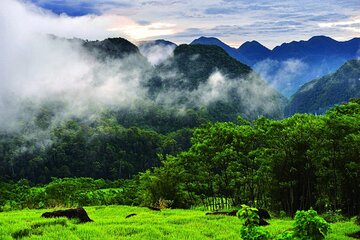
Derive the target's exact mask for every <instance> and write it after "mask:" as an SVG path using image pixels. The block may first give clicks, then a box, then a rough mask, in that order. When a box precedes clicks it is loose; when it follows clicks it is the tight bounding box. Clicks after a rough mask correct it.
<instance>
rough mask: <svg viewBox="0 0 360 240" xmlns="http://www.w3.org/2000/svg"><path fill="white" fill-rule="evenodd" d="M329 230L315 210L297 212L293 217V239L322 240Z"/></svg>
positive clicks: (328, 226)
mask: <svg viewBox="0 0 360 240" xmlns="http://www.w3.org/2000/svg"><path fill="white" fill-rule="evenodd" d="M329 230H330V224H328V223H327V222H326V221H325V220H324V219H323V218H322V217H320V216H319V215H318V214H317V212H316V211H315V210H312V209H310V210H308V211H304V210H303V211H297V212H296V215H295V228H294V232H295V237H298V238H299V239H304V240H305V239H306V240H320V239H324V238H325V236H326V234H327V233H328V232H329Z"/></svg>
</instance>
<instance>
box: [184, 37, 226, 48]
mask: <svg viewBox="0 0 360 240" xmlns="http://www.w3.org/2000/svg"><path fill="white" fill-rule="evenodd" d="M190 44H205V45H219V44H220V45H226V46H228V45H227V44H225V43H224V42H222V41H221V40H220V39H218V38H215V37H204V36H201V37H199V38H197V39H195V40H194V41H192V42H191V43H190ZM228 47H229V46H228Z"/></svg>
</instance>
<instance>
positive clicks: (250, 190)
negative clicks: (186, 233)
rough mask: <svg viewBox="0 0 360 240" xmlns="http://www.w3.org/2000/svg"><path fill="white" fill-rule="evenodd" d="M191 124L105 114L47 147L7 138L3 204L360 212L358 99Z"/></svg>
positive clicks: (66, 128) (64, 128)
mask: <svg viewBox="0 0 360 240" xmlns="http://www.w3.org/2000/svg"><path fill="white" fill-rule="evenodd" d="M199 121H200V120H199ZM202 121H204V120H202ZM200 122H201V121H200ZM200 122H199V124H200ZM193 127H194V126H187V127H184V128H182V129H180V130H177V131H172V132H168V133H159V132H156V131H155V130H151V129H150V128H148V129H145V128H140V127H129V128H127V127H124V126H122V125H121V124H120V123H119V122H118V121H116V119H111V118H105V119H103V121H100V122H99V123H97V124H92V125H86V124H85V123H83V122H81V121H76V120H71V121H68V122H66V123H65V124H63V125H61V126H58V127H56V128H54V129H53V131H52V132H51V133H50V139H49V140H48V141H46V144H40V143H37V144H34V143H33V142H27V140H26V137H25V136H24V135H21V134H18V135H15V136H8V135H6V134H5V135H4V134H3V135H2V137H1V145H0V149H1V158H0V159H1V169H0V170H1V176H2V181H1V187H0V196H1V199H0V204H1V205H2V209H9V208H10V209H13V208H22V207H34V208H39V207H46V206H54V205H59V204H62V205H65V206H73V205H94V204H95V205H96V204H129V205H144V206H154V205H156V204H158V203H159V201H165V202H166V203H167V204H169V206H171V207H182V208H188V207H191V206H199V205H205V206H212V207H213V208H216V209H220V208H222V207H226V206H239V205H240V204H249V205H252V206H257V207H265V208H267V209H271V210H273V211H285V212H286V213H288V214H290V215H293V214H294V213H295V212H296V210H299V209H309V208H311V207H312V208H315V209H316V210H318V211H320V212H325V211H330V210H331V211H334V210H342V212H343V213H345V214H348V215H355V214H357V213H358V212H359V211H360V205H359V203H360V181H359V179H360V177H359V175H360V162H359V156H360V148H359V145H360V101H359V99H353V100H351V101H350V102H349V103H346V104H342V105H339V106H336V107H334V108H332V109H330V110H329V111H328V112H327V113H326V114H325V115H318V116H316V115H312V114H295V115H294V116H292V117H289V118H285V119H282V120H271V119H268V118H265V117H260V118H258V119H256V120H253V121H248V120H245V119H243V118H240V117H239V118H238V120H237V121H236V122H206V121H204V122H203V123H202V124H201V126H200V127H198V128H195V129H194V128H193ZM190 138H191V141H190ZM52 177H60V178H63V177H92V178H94V179H99V178H102V179H106V180H94V179H91V178H65V179H56V178H52ZM16 179H17V180H16ZM39 184H40V185H39ZM44 184H45V185H44ZM54 201H55V203H56V204H55V203H54Z"/></svg>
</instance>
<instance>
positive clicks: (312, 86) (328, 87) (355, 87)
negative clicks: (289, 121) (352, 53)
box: [285, 59, 360, 116]
mask: <svg viewBox="0 0 360 240" xmlns="http://www.w3.org/2000/svg"><path fill="white" fill-rule="evenodd" d="M355 97H360V60H356V59H354V60H351V61H348V62H346V63H345V64H344V65H342V66H341V67H340V68H339V69H338V70H337V71H336V72H334V73H332V74H329V75H326V76H324V77H322V78H319V79H315V80H313V81H311V82H309V83H307V84H305V85H304V86H302V87H301V88H300V89H299V90H298V91H297V92H296V93H295V94H294V95H293V96H292V97H291V100H290V102H289V104H288V106H287V107H286V109H285V114H286V115H288V116H291V115H292V114H294V113H318V114H323V113H324V112H325V111H326V110H327V109H329V108H330V107H332V106H334V105H335V104H340V103H342V102H347V101H348V100H349V99H350V98H355Z"/></svg>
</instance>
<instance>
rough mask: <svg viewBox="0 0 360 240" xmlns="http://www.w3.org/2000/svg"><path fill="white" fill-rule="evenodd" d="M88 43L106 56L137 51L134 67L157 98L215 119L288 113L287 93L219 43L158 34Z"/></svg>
mask: <svg viewBox="0 0 360 240" xmlns="http://www.w3.org/2000/svg"><path fill="white" fill-rule="evenodd" d="M83 46H84V47H85V48H86V49H87V50H88V51H89V52H90V53H92V54H95V56H96V57H97V58H99V60H100V61H101V60H104V59H106V58H114V59H122V58H125V57H126V56H129V55H131V56H132V57H131V58H132V59H134V57H135V58H136V61H135V62H136V65H134V61H131V63H130V65H129V66H128V68H129V69H132V71H134V72H138V73H141V74H143V76H142V77H141V79H142V85H143V87H144V88H145V89H146V90H147V92H148V96H147V97H148V100H150V101H152V102H153V103H156V104H160V105H162V106H169V107H170V108H179V109H191V110H195V111H202V112H205V114H206V115H207V117H208V118H209V119H210V120H213V121H234V120H236V119H237V116H239V115H241V116H243V117H245V118H248V119H254V118H256V117H258V116H267V117H272V118H281V117H282V116H283V108H284V107H285V104H286V103H287V99H286V98H285V97H284V96H282V95H281V94H279V93H278V92H277V91H276V90H274V89H273V88H271V87H270V86H269V85H268V84H267V83H266V82H265V81H263V80H262V79H261V77H260V76H259V75H258V74H256V73H255V72H254V71H253V70H252V69H251V68H250V67H249V66H247V65H245V64H243V63H241V62H239V61H237V60H236V59H234V58H232V57H231V56H229V54H228V53H227V52H226V51H224V50H223V49H222V48H220V47H218V46H214V45H186V44H183V45H180V46H176V45H175V44H173V43H171V42H169V41H165V40H156V41H151V42H144V43H141V44H140V45H139V47H137V46H135V45H134V44H133V43H131V42H129V41H128V40H126V39H123V38H109V39H105V40H103V41H83ZM170 50H171V51H170ZM124 64H127V61H124ZM137 68H139V69H138V70H136V69H137Z"/></svg>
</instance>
